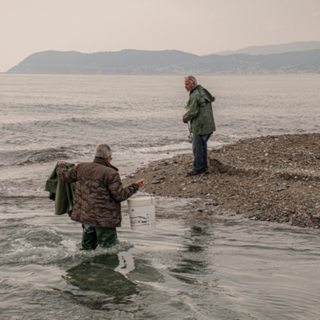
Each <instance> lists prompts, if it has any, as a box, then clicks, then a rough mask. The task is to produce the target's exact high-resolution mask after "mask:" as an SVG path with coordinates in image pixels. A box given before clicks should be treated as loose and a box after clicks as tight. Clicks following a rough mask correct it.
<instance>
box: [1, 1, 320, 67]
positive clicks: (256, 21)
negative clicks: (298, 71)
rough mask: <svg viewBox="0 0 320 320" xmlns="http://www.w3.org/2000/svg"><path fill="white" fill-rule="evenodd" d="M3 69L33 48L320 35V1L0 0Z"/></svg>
mask: <svg viewBox="0 0 320 320" xmlns="http://www.w3.org/2000/svg"><path fill="white" fill-rule="evenodd" d="M0 41H1V50H0V72H5V71H7V70H8V69H9V68H11V67H13V66H14V65H16V64H18V63H19V62H21V61H22V60H23V59H25V58H26V57H27V56H29V55H30V54H32V53H34V52H39V51H45V50H60V51H71V50H75V51H80V52H87V53H90V52H98V51H119V50H122V49H143V50H165V49H177V50H182V51H186V52H190V53H195V54H198V55H203V54H210V53H215V52H218V51H222V50H237V49H241V48H244V47H248V46H254V45H267V44H281V43H289V42H294V41H320V0H196V1H193V0H0Z"/></svg>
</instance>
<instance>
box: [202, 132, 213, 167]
mask: <svg viewBox="0 0 320 320" xmlns="http://www.w3.org/2000/svg"><path fill="white" fill-rule="evenodd" d="M211 135H212V133H209V134H205V135H203V136H202V138H203V168H204V170H208V168H209V167H208V145H207V142H208V140H209V139H210V137H211Z"/></svg>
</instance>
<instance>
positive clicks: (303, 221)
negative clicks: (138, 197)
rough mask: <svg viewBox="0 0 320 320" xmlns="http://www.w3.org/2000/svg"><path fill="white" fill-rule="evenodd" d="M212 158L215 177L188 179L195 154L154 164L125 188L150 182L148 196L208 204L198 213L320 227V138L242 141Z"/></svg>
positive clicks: (210, 153)
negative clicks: (224, 213)
mask: <svg viewBox="0 0 320 320" xmlns="http://www.w3.org/2000/svg"><path fill="white" fill-rule="evenodd" d="M190 148H191V146H190ZM208 158H209V163H210V174H203V175H199V176H194V177H186V172H187V171H190V170H191V169H192V163H193V155H192V154H191V153H190V154H183V155H177V156H175V157H174V158H171V159H167V160H160V161H155V162H152V163H150V165H149V166H148V167H146V168H142V169H140V170H138V171H137V172H136V173H134V174H132V175H130V176H128V177H127V178H126V179H125V183H126V184H129V183H132V182H135V181H137V180H139V179H142V178H144V179H145V182H146V185H145V187H144V188H142V190H141V191H143V192H147V193H150V194H154V195H159V196H167V197H180V198H198V199H199V198H201V199H204V200H203V201H198V202H197V205H198V208H197V210H198V212H203V211H205V212H207V213H208V214H215V213H220V214H221V212H229V213H230V212H231V213H234V214H242V215H243V216H244V217H248V218H249V219H251V220H262V221H274V222H279V223H289V224H291V225H294V226H300V227H313V228H319V227H320V134H302V135H282V136H266V137H259V138H252V139H246V140H239V141H238V142H236V143H234V144H231V145H226V146H223V147H222V148H219V149H213V150H210V151H208ZM208 208H211V209H210V210H208Z"/></svg>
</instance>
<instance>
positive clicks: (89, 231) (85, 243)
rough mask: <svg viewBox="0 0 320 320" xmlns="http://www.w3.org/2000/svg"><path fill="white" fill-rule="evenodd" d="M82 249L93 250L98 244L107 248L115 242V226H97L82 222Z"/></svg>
mask: <svg viewBox="0 0 320 320" xmlns="http://www.w3.org/2000/svg"><path fill="white" fill-rule="evenodd" d="M82 228H83V234H82V242H81V244H82V249H83V250H94V249H95V248H96V247H97V246H98V244H99V246H100V247H103V248H109V247H111V246H113V245H114V244H115V243H116V242H117V230H116V228H98V227H92V226H90V225H88V224H82Z"/></svg>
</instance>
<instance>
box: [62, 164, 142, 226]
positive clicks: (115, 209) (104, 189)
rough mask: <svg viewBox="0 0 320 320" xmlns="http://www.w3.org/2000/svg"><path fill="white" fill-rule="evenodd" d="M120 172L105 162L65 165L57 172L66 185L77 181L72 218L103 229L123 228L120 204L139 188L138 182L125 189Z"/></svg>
mask: <svg viewBox="0 0 320 320" xmlns="http://www.w3.org/2000/svg"><path fill="white" fill-rule="evenodd" d="M117 171H118V169H117V168H116V167H114V166H112V165H111V164H110V163H107V162H106V161H105V160H103V159H100V158H95V159H94V161H93V162H89V163H80V164H78V165H77V166H75V167H73V168H72V169H69V170H68V169H67V168H66V166H65V165H64V164H60V165H58V166H57V169H56V172H57V175H58V177H59V179H60V180H62V181H63V182H69V183H70V182H77V186H76V194H75V197H74V203H73V210H72V214H71V219H72V220H74V221H78V222H81V223H85V224H89V225H90V226H94V227H100V228H115V227H121V220H122V218H121V204H120V202H121V201H124V200H127V199H128V198H129V197H131V196H132V195H133V194H134V193H136V192H137V191H138V189H139V186H138V185H137V184H136V183H133V184H131V185H130V186H128V187H126V188H124V187H123V185H122V183H121V179H120V175H119V173H118V172H117Z"/></svg>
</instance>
